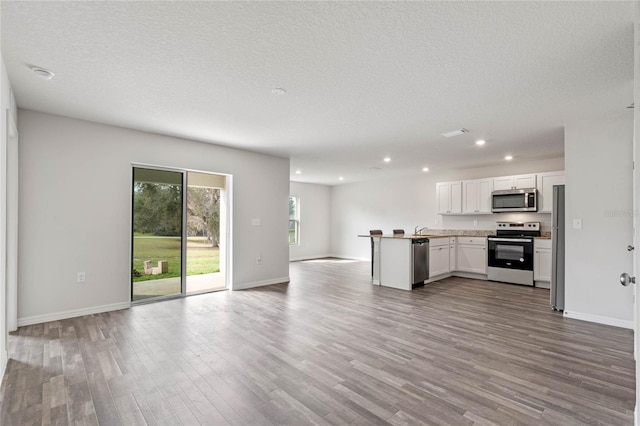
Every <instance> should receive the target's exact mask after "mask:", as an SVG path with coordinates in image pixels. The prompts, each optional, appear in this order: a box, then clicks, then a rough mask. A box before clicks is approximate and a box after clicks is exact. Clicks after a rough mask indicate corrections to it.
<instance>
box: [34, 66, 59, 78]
mask: <svg viewBox="0 0 640 426" xmlns="http://www.w3.org/2000/svg"><path fill="white" fill-rule="evenodd" d="M31 71H32V72H33V73H34V74H35V75H37V76H38V77H40V78H42V79H44V80H51V79H52V78H53V77H54V76H55V74H54V73H53V72H51V71H49V70H48V69H45V68H42V67H37V66H32V67H31Z"/></svg>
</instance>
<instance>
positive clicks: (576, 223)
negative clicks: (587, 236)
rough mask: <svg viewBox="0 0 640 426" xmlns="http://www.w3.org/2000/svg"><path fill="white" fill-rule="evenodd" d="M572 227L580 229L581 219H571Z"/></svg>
mask: <svg viewBox="0 0 640 426" xmlns="http://www.w3.org/2000/svg"><path fill="white" fill-rule="evenodd" d="M573 229H582V219H573Z"/></svg>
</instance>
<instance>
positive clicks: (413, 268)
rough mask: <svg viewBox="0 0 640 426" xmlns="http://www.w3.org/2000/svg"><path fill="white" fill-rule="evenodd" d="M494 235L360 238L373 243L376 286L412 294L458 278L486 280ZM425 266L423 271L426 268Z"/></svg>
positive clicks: (464, 232)
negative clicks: (424, 286)
mask: <svg viewBox="0 0 640 426" xmlns="http://www.w3.org/2000/svg"><path fill="white" fill-rule="evenodd" d="M492 233H493V232H492V231H484V230H482V231H480V230H473V231H470V230H429V231H427V232H426V233H424V235H404V234H400V235H374V236H369V235H359V237H367V238H372V241H373V258H372V262H373V277H372V283H373V284H374V285H381V286H384V287H392V288H397V289H401V290H411V289H413V288H414V287H416V286H418V285H421V284H424V283H425V282H430V281H435V280H437V279H440V278H445V277H447V276H450V275H451V274H452V273H454V274H455V275H457V276H464V277H469V278H479V279H487V275H486V273H487V270H486V265H487V238H486V237H487V236H488V235H490V234H492ZM423 265H424V267H423Z"/></svg>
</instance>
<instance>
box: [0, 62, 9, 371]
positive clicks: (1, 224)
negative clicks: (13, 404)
mask: <svg viewBox="0 0 640 426" xmlns="http://www.w3.org/2000/svg"><path fill="white" fill-rule="evenodd" d="M0 65H1V71H0V76H1V79H2V82H1V85H0V105H1V108H0V114H1V115H0V378H1V377H2V376H3V375H4V369H5V367H6V365H7V321H6V320H7V309H6V297H7V275H6V271H7V232H6V231H7V229H6V224H7V208H8V205H9V202H8V201H9V200H8V198H7V173H6V172H7V132H8V128H7V121H6V117H7V115H8V111H9V108H10V103H11V95H10V93H11V85H10V83H9V77H8V76H7V70H6V68H5V66H4V59H2V57H1V55H0Z"/></svg>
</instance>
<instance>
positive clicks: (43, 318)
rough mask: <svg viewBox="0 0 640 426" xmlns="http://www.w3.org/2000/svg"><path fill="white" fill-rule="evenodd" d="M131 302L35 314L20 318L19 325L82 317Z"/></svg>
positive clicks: (121, 307)
mask: <svg viewBox="0 0 640 426" xmlns="http://www.w3.org/2000/svg"><path fill="white" fill-rule="evenodd" d="M130 307H131V302H120V303H112V304H110V305H101V306H93V307H91V308H82V309H73V310H71V311H63V312H54V313H52V314H44V315H34V316H32V317H24V318H18V327H22V326H25V325H33V324H41V323H43V322H50V321H59V320H63V319H68V318H75V317H81V316H83V315H92V314H99V313H102V312H109V311H119V310H120V309H128V308H130Z"/></svg>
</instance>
